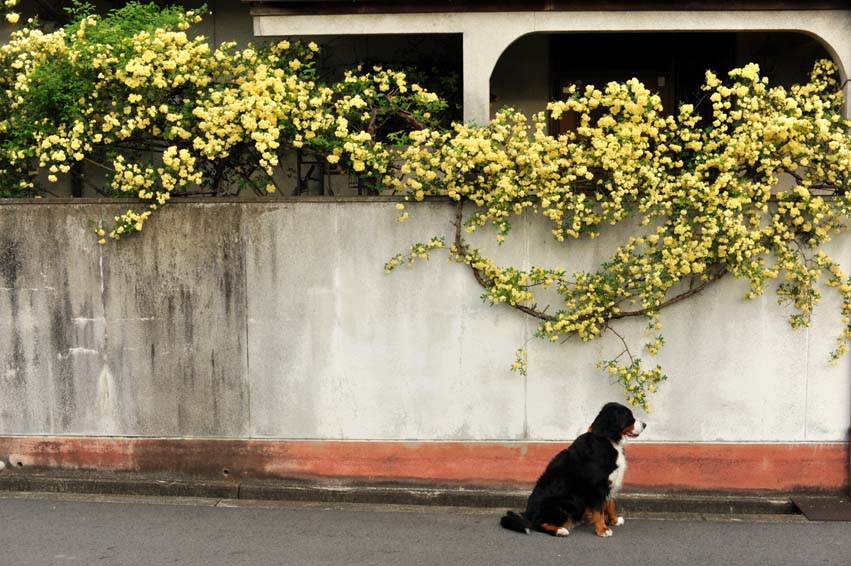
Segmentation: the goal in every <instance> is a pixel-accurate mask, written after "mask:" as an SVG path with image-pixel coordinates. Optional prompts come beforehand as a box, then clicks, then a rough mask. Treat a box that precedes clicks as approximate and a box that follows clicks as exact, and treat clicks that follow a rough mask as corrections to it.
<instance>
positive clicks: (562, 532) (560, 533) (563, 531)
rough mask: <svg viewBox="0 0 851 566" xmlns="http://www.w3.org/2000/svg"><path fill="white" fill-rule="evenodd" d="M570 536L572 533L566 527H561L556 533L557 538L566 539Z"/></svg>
mask: <svg viewBox="0 0 851 566" xmlns="http://www.w3.org/2000/svg"><path fill="white" fill-rule="evenodd" d="M569 534H570V531H568V530H567V529H565V528H564V527H559V529H558V530H557V531H556V536H557V537H566V536H567V535H569Z"/></svg>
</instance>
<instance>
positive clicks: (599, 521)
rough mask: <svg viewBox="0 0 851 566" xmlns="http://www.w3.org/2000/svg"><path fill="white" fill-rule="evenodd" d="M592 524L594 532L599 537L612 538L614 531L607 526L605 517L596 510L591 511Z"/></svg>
mask: <svg viewBox="0 0 851 566" xmlns="http://www.w3.org/2000/svg"><path fill="white" fill-rule="evenodd" d="M591 524H592V525H594V532H595V533H597V536H598V537H610V536H612V530H611V529H610V528H609V527H607V526H606V517H605V515H603V514H602V513H601V512H600V511H597V510H596V509H591Z"/></svg>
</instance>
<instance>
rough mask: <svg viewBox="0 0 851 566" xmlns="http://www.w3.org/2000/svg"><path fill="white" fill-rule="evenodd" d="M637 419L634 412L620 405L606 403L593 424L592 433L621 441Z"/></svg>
mask: <svg viewBox="0 0 851 566" xmlns="http://www.w3.org/2000/svg"><path fill="white" fill-rule="evenodd" d="M634 422H635V418H634V417H633V416H632V411H630V410H629V409H628V408H626V407H624V406H623V405H621V404H620V403H606V404H605V405H604V406H603V408H602V409H601V410H600V413H599V414H598V415H597V418H596V419H594V422H593V423H591V429H590V430H591V432H593V433H594V434H597V435H599V436H605V437H606V438H612V439H616V440H617V439H620V438H621V436H622V435H623V431H624V430H625V429H626V428H627V427H628V426H629V425H631V424H632V423H634Z"/></svg>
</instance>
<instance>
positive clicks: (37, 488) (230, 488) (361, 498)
mask: <svg viewBox="0 0 851 566" xmlns="http://www.w3.org/2000/svg"><path fill="white" fill-rule="evenodd" d="M0 491H6V492H41V493H77V494H92V495H94V494H97V495H132V496H153V497H197V498H218V499H244V500H267V501H268V500H272V501H299V502H320V503H366V504H382V505H427V506H447V507H481V508H499V509H522V508H524V507H525V505H526V498H527V497H528V495H529V492H528V489H523V490H519V489H508V488H501V489H500V488H491V489H487V488H467V487H459V486H454V487H450V486H447V487H423V486H411V485H353V484H339V485H328V484H318V483H309V482H304V481H302V482H298V481H291V482H287V481H283V480H282V481H276V482H260V481H244V482H236V481H205V480H197V481H187V480H170V479H151V478H104V477H56V476H23V475H14V476H6V477H3V476H0ZM618 506H619V507H620V508H621V509H623V510H624V511H627V512H631V513H636V512H638V513H678V514H683V513H689V514H694V513H702V514H709V515H793V514H799V513H800V511H799V510H798V508H797V507H796V506H795V504H794V503H792V500H791V497H790V496H789V495H785V494H767V495H758V494H757V495H755V494H728V493H724V494H721V493H718V494H689V493H622V494H621V495H620V496H619V497H618Z"/></svg>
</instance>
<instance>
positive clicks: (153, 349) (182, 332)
mask: <svg viewBox="0 0 851 566" xmlns="http://www.w3.org/2000/svg"><path fill="white" fill-rule="evenodd" d="M409 209H410V210H411V218H410V220H409V221H408V222H406V223H404V224H401V225H400V224H399V223H398V222H396V220H395V218H396V215H397V212H396V210H395V208H394V203H393V202H391V201H389V200H387V199H375V200H366V199H364V200H358V201H354V202H352V201H349V202H342V201H334V200H325V201H323V200H318V199H314V200H308V201H298V202H293V201H289V202H280V201H278V202H263V203H205V204H201V203H196V204H190V203H174V204H170V205H169V206H168V207H165V208H164V209H163V210H162V211H160V212H159V213H158V215H157V217H156V218H155V219H153V220H152V221H151V223H150V224H148V225H147V226H146V229H145V232H144V233H143V234H141V236H140V237H136V238H129V239H127V240H124V241H121V242H119V243H118V244H117V245H113V244H111V245H109V246H107V247H105V248H101V247H99V246H97V245H96V244H95V242H94V237H93V236H92V234H91V231H90V229H89V225H88V222H89V220H91V219H96V218H109V217H111V216H112V215H114V214H115V213H116V211H117V205H115V204H75V205H74V206H68V205H67V204H61V203H58V204H49V203H43V204H31V205H26V204H15V205H8V204H6V205H2V206H0V228H3V229H2V231H0V234H2V237H0V255H2V259H3V263H2V266H0V267H2V269H0V435H4V434H5V435H8V434H13V435H64V434H70V435H78V434H79V435H90V434H94V435H109V436H152V435H153V436H160V437H223V438H286V439H393V440H467V441H476V440H489V441H499V440H506V441H510V440H522V439H528V440H563V439H570V438H574V437H575V436H576V435H578V434H579V433H581V432H583V430H584V427H587V424H588V422H589V421H590V420H591V419H592V418H593V416H594V414H595V413H596V411H597V410H598V409H599V407H600V406H601V405H602V404H603V403H604V402H607V401H611V400H615V401H617V400H622V398H623V394H622V391H621V389H620V387H619V386H617V385H613V384H611V383H610V379H609V377H608V375H607V374H604V373H602V372H599V371H597V370H596V368H595V364H596V363H597V361H599V360H601V359H603V358H611V357H613V356H615V355H617V354H618V353H619V352H620V350H621V345H620V344H619V343H618V341H617V340H616V339H613V338H610V337H606V338H603V339H601V340H598V341H595V342H591V343H580V342H578V341H574V340H571V341H568V342H567V343H564V344H550V343H548V342H547V343H545V342H541V341H539V340H536V339H532V340H531V341H530V342H529V343H528V351H529V373H528V376H527V377H522V376H520V375H518V374H515V373H512V372H511V371H509V367H510V365H511V363H512V362H513V359H514V351H515V349H516V348H517V347H519V346H522V345H523V344H524V342H525V341H526V340H527V339H529V338H530V337H531V335H532V333H533V331H534V328H535V324H534V321H532V320H531V319H529V318H527V317H526V316H525V315H522V314H519V313H517V312H514V311H512V310H510V309H508V308H503V307H491V306H488V305H486V304H484V303H482V301H481V300H480V299H479V296H480V295H481V289H480V288H479V286H478V284H477V283H476V282H475V280H474V278H473V276H472V274H471V273H470V272H469V270H468V268H466V267H465V266H462V265H457V264H454V263H451V264H450V263H448V262H447V261H446V257H445V255H441V254H440V253H436V254H434V256H433V258H432V259H431V261H429V262H422V263H421V264H418V265H415V266H414V267H413V268H411V269H408V268H404V267H402V268H399V269H398V271H396V272H394V273H392V274H389V275H387V274H385V273H384V272H383V266H384V262H385V261H387V259H389V258H390V257H391V256H392V255H394V254H395V253H397V252H399V251H404V250H405V249H407V247H408V245H410V244H411V243H413V242H421V241H425V240H426V239H428V238H430V237H431V236H433V235H446V236H447V237H451V235H452V233H453V227H452V224H451V223H452V219H453V213H454V210H453V206H452V205H451V204H449V203H446V202H425V203H421V204H412V205H409ZM514 224H515V228H514V231H513V233H512V235H511V237H510V239H509V242H508V243H507V244H506V245H505V246H503V247H502V248H500V249H499V252H498V259H500V261H503V262H505V263H513V264H517V265H521V266H529V265H531V264H535V265H541V264H548V265H562V266H564V267H565V268H567V269H578V268H587V267H590V266H593V265H596V264H597V263H598V262H599V261H600V260H601V259H602V258H604V257H605V256H606V255H607V254H608V253H609V251H610V250H611V249H612V248H613V247H614V246H615V245H616V244H617V242H618V241H619V239H620V238H621V237H622V235H623V231H617V230H610V231H608V232H604V234H603V236H602V237H601V238H599V239H597V240H594V241H591V242H580V243H578V244H574V245H571V246H569V247H564V246H562V245H558V244H556V243H555V242H553V241H551V238H549V237H548V236H547V232H546V228H545V227H544V226H543V224H541V223H540V218H537V217H533V218H532V219H526V220H524V219H519V220H518V221H517V222H515V223H514ZM849 240H851V239H849V238H848V237H844V238H843V239H842V240H841V241H838V242H836V243H835V244H834V246H833V253H834V255H835V257H837V258H839V259H841V260H842V262H843V263H844V264H845V266H846V269H848V268H849V264H851V241H849ZM478 243H479V244H481V245H482V246H483V247H484V248H486V249H493V248H494V247H495V246H494V243H493V241H492V240H491V238H490V237H486V238H484V239H482V238H481V237H480V238H479V240H478ZM744 291H745V283H744V282H741V281H736V280H734V279H726V280H724V281H723V282H721V283H719V284H716V285H714V286H712V287H710V288H708V289H707V290H706V291H704V293H703V294H701V295H700V296H697V297H694V298H692V299H690V300H688V301H685V302H682V303H679V304H677V305H675V306H673V307H671V308H669V309H667V310H665V311H664V313H663V316H662V321H663V323H664V334H665V337H666V340H667V344H666V346H665V348H664V349H663V350H662V353H661V354H660V356H659V358H658V361H659V362H660V363H661V364H662V366H663V367H664V369H665V370H666V372H667V373H668V374H669V375H670V376H671V379H670V380H669V381H667V382H665V383H663V384H662V386H661V387H660V390H659V392H658V393H657V394H655V396H653V397H652V400H651V402H652V405H653V412H652V414H650V415H649V416H647V417H646V418H647V420H648V421H649V422H650V425H651V426H650V428H649V429H648V431H647V433H646V434H645V435H644V437H643V438H645V439H646V440H651V441H768V442H774V441H776V442H781V441H784V442H820V441H844V440H845V439H847V436H846V435H847V430H848V423H849V420H851V414H849V407H851V380H850V379H849V375H851V363H849V362H851V360H849V358H845V359H843V360H842V361H841V362H840V364H839V365H837V366H830V365H829V364H828V363H827V360H828V354H829V352H830V350H831V349H832V348H833V346H834V339H835V336H836V334H837V333H838V332H839V330H840V323H839V322H838V316H837V312H838V311H837V305H836V300H835V299H834V298H833V297H832V296H831V295H830V293H829V292H827V293H826V294H825V300H824V303H823V304H822V305H821V306H820V307H819V308H818V309H817V312H816V313H815V316H814V320H813V325H812V326H811V328H809V329H806V330H802V331H793V330H791V329H790V328H789V327H788V325H787V324H786V321H785V316H786V315H787V314H788V312H786V311H784V309H782V308H780V307H778V306H777V304H776V299H775V297H774V296H773V295H772V294H771V293H769V294H767V295H766V296H765V297H763V298H762V299H759V300H755V301H744V300H743V299H742V298H741V297H742V295H743V293H744ZM643 327H644V323H643V321H633V322H631V323H628V324H621V325H620V326H619V331H621V332H622V333H626V335H628V336H631V337H632V338H633V344H635V345H636V349H639V348H640V345H641V344H643V339H642V338H643V336H642V334H643ZM651 362H652V361H651ZM639 414H640V411H639Z"/></svg>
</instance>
